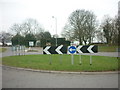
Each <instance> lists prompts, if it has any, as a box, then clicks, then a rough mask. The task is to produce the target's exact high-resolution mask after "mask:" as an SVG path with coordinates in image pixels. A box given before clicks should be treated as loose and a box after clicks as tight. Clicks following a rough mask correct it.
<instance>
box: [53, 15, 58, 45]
mask: <svg viewBox="0 0 120 90" xmlns="http://www.w3.org/2000/svg"><path fill="white" fill-rule="evenodd" d="M52 18H54V19H55V28H56V39H55V41H56V46H57V18H56V17H54V16H52Z"/></svg>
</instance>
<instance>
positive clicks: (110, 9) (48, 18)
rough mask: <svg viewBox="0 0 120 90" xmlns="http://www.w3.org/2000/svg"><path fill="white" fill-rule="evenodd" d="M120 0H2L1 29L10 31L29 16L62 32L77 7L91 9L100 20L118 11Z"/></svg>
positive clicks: (0, 4)
mask: <svg viewBox="0 0 120 90" xmlns="http://www.w3.org/2000/svg"><path fill="white" fill-rule="evenodd" d="M118 1H119V0H0V30H2V31H9V27H11V26H12V25H13V24H14V23H22V22H23V21H24V20H25V19H27V18H33V19H36V20H37V21H38V22H39V23H40V24H41V25H42V26H43V27H44V28H45V29H46V30H48V31H50V32H51V33H52V34H55V33H56V32H55V19H54V18H52V16H54V17H56V18H57V33H58V34H60V33H61V31H62V29H63V27H64V25H65V23H66V22H67V19H68V17H69V15H70V14H71V13H72V12H73V11H74V10H76V9H85V10H91V11H93V12H94V13H95V15H96V16H97V19H98V20H99V21H101V20H102V18H103V16H104V15H110V16H111V17H114V16H115V15H117V13H118Z"/></svg>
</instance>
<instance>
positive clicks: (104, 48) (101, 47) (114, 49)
mask: <svg viewBox="0 0 120 90" xmlns="http://www.w3.org/2000/svg"><path fill="white" fill-rule="evenodd" d="M117 48H118V46H107V45H99V46H98V51H99V52H117Z"/></svg>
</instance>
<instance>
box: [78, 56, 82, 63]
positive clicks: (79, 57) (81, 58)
mask: <svg viewBox="0 0 120 90" xmlns="http://www.w3.org/2000/svg"><path fill="white" fill-rule="evenodd" d="M81 57H82V55H80V54H79V59H80V65H82V58H81Z"/></svg>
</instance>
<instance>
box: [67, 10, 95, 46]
mask: <svg viewBox="0 0 120 90" xmlns="http://www.w3.org/2000/svg"><path fill="white" fill-rule="evenodd" d="M68 23H69V24H68V25H69V26H67V27H68V28H67V29H66V30H68V32H69V33H72V34H74V35H73V36H72V38H74V39H78V40H79V42H80V44H83V42H84V44H87V42H89V43H91V42H92V39H93V37H94V34H95V29H96V25H97V24H96V16H95V15H94V13H93V12H91V11H86V10H76V11H74V12H72V14H71V15H70V17H69V18H68ZM71 27H72V28H71ZM66 30H65V31H66Z"/></svg>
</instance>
